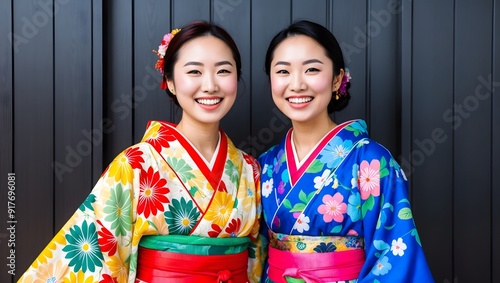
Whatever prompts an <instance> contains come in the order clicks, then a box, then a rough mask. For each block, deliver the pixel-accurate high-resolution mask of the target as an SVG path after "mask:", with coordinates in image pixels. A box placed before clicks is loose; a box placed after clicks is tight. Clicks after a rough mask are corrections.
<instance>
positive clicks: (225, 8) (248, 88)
mask: <svg viewBox="0 0 500 283" xmlns="http://www.w3.org/2000/svg"><path fill="white" fill-rule="evenodd" d="M212 11H213V12H212V13H213V14H212V17H211V18H212V20H213V21H214V22H215V23H217V24H218V25H220V26H222V27H223V28H224V29H225V30H226V31H227V32H228V33H229V34H230V35H231V37H232V38H233V39H234V41H235V42H236V45H237V46H238V50H239V51H240V55H241V73H242V74H241V79H240V81H239V84H238V96H237V98H236V101H235V103H234V105H233V107H232V108H231V110H230V111H229V112H228V114H227V115H226V117H224V118H223V119H222V122H221V124H220V127H221V128H222V129H223V130H224V131H225V132H226V133H227V135H228V136H229V137H230V139H231V140H232V141H233V143H234V145H235V146H238V145H239V144H241V143H243V142H245V141H246V140H248V138H249V137H250V127H251V126H250V124H251V122H250V121H251V116H250V109H251V101H252V98H253V93H252V77H251V73H250V70H251V63H250V62H251V57H250V56H251V51H250V46H251V45H250V44H251V25H250V24H251V20H250V11H251V10H250V1H244V0H240V1H228V0H218V1H215V2H214V5H213V7H212Z"/></svg>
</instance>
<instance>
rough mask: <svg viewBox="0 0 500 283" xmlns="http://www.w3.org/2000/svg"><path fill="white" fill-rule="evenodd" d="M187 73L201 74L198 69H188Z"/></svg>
mask: <svg viewBox="0 0 500 283" xmlns="http://www.w3.org/2000/svg"><path fill="white" fill-rule="evenodd" d="M187 73H188V74H192V75H199V74H201V72H200V71H198V70H191V71H188V72H187Z"/></svg>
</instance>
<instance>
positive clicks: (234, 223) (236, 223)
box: [225, 218, 241, 237]
mask: <svg viewBox="0 0 500 283" xmlns="http://www.w3.org/2000/svg"><path fill="white" fill-rule="evenodd" d="M240 227H241V219H239V218H238V219H233V220H231V223H229V225H228V226H227V228H226V230H225V232H226V233H228V234H229V236H230V237H236V236H238V232H239V231H240Z"/></svg>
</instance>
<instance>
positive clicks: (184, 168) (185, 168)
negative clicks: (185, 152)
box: [167, 157, 196, 183]
mask: <svg viewBox="0 0 500 283" xmlns="http://www.w3.org/2000/svg"><path fill="white" fill-rule="evenodd" d="M167 163H168V164H170V166H172V169H173V171H175V172H177V175H178V176H179V178H180V179H181V181H182V182H184V183H186V182H187V181H188V180H189V179H191V178H194V177H196V176H195V175H194V174H193V172H191V171H192V170H193V168H191V166H189V164H187V162H186V161H185V160H184V159H182V158H170V157H169V158H167Z"/></svg>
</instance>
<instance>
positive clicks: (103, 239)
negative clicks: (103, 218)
mask: <svg viewBox="0 0 500 283" xmlns="http://www.w3.org/2000/svg"><path fill="white" fill-rule="evenodd" d="M97 224H99V225H100V226H101V228H100V229H99V231H98V232H97V235H98V237H97V241H98V243H99V246H100V247H101V251H103V252H105V253H108V256H112V255H114V254H115V253H116V249H117V246H118V241H117V240H116V238H115V236H114V235H113V234H112V233H111V232H110V231H109V230H108V229H106V227H104V226H103V225H102V224H101V222H100V221H99V220H97Z"/></svg>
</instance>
